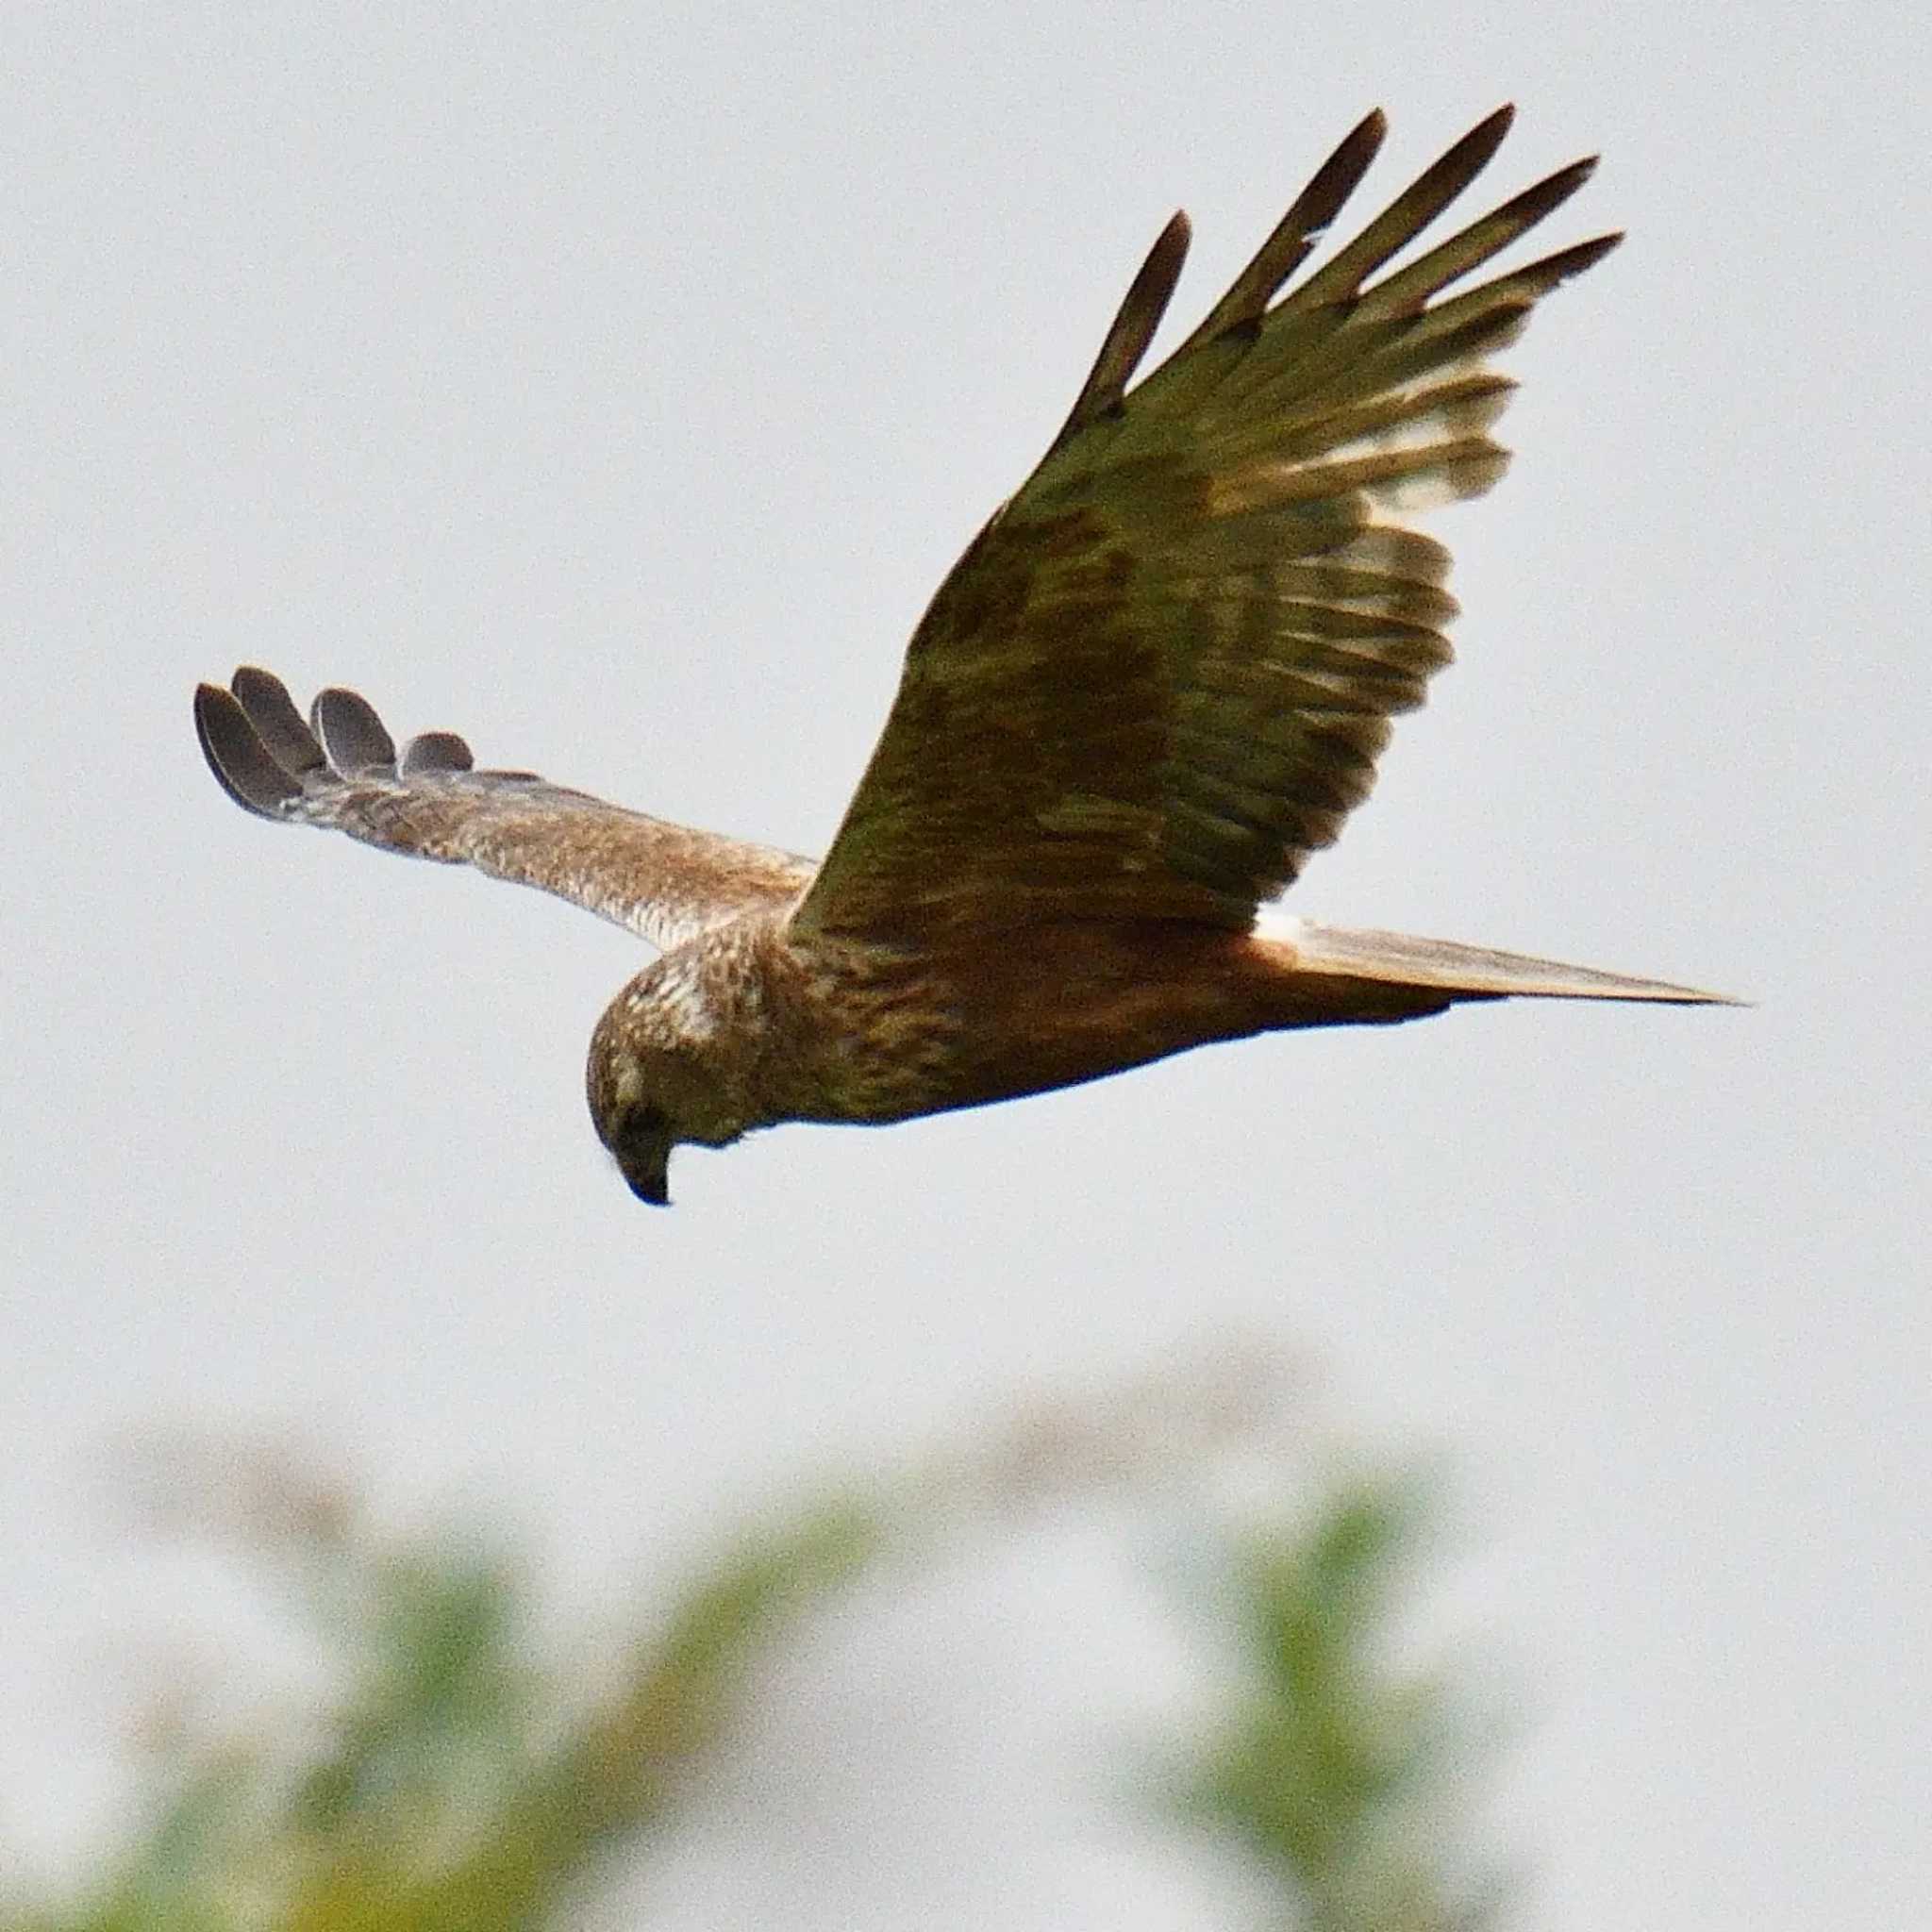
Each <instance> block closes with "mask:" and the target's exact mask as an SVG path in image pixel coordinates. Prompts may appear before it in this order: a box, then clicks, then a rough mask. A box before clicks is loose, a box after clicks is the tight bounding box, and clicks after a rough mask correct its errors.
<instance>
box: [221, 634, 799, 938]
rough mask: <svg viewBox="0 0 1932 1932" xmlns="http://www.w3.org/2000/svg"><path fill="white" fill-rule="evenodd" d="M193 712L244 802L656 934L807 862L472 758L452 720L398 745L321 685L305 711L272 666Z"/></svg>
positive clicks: (751, 895)
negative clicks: (479, 766)
mask: <svg viewBox="0 0 1932 1932" xmlns="http://www.w3.org/2000/svg"><path fill="white" fill-rule="evenodd" d="M194 724H195V729H196V730H197V731H198V732H199V733H200V735H201V748H202V750H203V752H204V753H206V754H207V757H208V765H209V767H210V769H211V770H212V771H213V772H214V774H215V776H216V777H217V778H219V779H220V780H221V782H222V786H223V789H224V790H225V791H226V792H227V794H228V796H229V797H230V798H232V799H233V800H234V801H235V803H236V804H237V805H239V806H241V807H242V808H243V809H244V810H247V811H252V812H258V813H259V814H260V815H261V816H262V817H263V818H271V819H283V820H286V821H288V822H289V823H290V824H299V825H325V826H332V827H333V828H334V829H335V830H337V831H339V832H346V833H348V835H349V836H350V837H351V838H352V839H360V840H361V841H363V842H364V843H365V844H370V845H381V846H384V847H386V848H387V849H388V850H390V851H391V852H405V853H408V854H410V855H411V856H412V857H415V858H436V859H441V860H443V861H444V862H446V863H449V864H457V865H474V866H475V867H476V868H477V869H478V870H479V871H481V872H486V873H489V874H491V876H492V877H494V878H500V879H510V880H513V881H514V882H515V883H516V884H518V885H525V886H538V887H541V889H542V890H543V891H546V892H555V893H557V894H558V897H559V898H564V899H569V900H571V901H573V902H574V903H575V904H576V905H578V906H582V907H584V908H586V909H587V910H589V911H591V912H595V913H597V914H598V915H600V916H601V917H602V918H605V919H608V920H611V921H613V922H614V923H615V924H619V925H623V926H628V927H629V928H630V930H631V931H633V932H635V933H636V934H638V935H639V937H640V938H641V939H645V940H648V941H650V942H651V943H652V944H653V945H658V946H672V945H675V944H677V943H678V942H679V941H682V940H686V939H689V938H691V936H692V935H693V934H695V933H699V932H702V931H704V930H705V929H706V928H707V927H709V926H713V925H717V924H722V923H723V922H724V921H725V920H728V919H734V918H736V917H738V916H739V915H740V914H741V913H746V912H752V911H756V910H758V909H759V908H765V907H769V908H772V909H773V910H774V911H775V910H781V909H783V908H786V907H788V906H790V905H791V904H792V903H793V902H794V901H795V900H796V899H797V897H798V895H799V893H800V892H801V891H804V889H805V887H806V885H807V884H808V881H809V880H810V878H811V876H812V866H811V862H810V860H808V859H804V858H793V857H792V856H791V854H790V853H786V852H776V851H774V850H773V849H772V848H771V847H769V846H765V845H747V844H744V843H741V841H738V840H736V839H720V838H717V837H715V836H714V835H713V834H711V833H709V832H693V831H689V830H687V829H686V828H685V827H684V826H682V825H673V824H666V823H665V822H664V821H663V820H661V819H653V818H646V817H645V816H644V815H643V814H642V813H641V812H635V811H626V810H625V808H623V807H622V806H616V805H606V804H605V803H604V801H603V800H602V799H600V798H592V797H591V796H590V795H589V793H587V792H583V791H567V790H566V789H565V788H564V787H563V786H561V785H549V784H546V783H545V782H544V781H543V780H542V779H541V778H539V777H538V776H536V774H534V773H530V772H479V771H476V770H475V769H473V760H472V758H471V756H470V747H469V746H468V745H467V744H465V743H464V742H463V741H462V740H461V739H460V738H458V737H457V736H456V735H455V734H454V733H453V732H448V731H431V732H427V733H425V734H424V735H423V736H422V737H420V738H413V739H411V740H410V741H409V742H408V744H406V745H405V746H404V747H403V750H402V754H401V756H400V757H398V756H397V753H396V748H395V745H394V743H393V741H391V738H390V735H389V733H388V732H387V731H386V730H385V729H384V728H383V724H382V720H381V719H380V718H378V717H377V716H376V715H375V711H374V710H373V709H372V708H371V707H370V705H369V703H368V701H367V700H366V699H364V698H361V697H358V695H357V693H356V692H354V691H324V692H323V693H322V694H321V695H320V696H319V697H318V698H317V699H316V700H315V703H314V705H313V707H312V708H310V712H309V716H308V720H307V721H305V720H304V719H303V717H302V714H301V713H300V712H299V711H298V710H296V708H295V707H294V705H293V704H292V703H291V700H290V697H289V693H288V691H287V689H286V688H285V687H284V686H283V684H282V682H281V680H280V679H279V678H276V677H273V676H271V675H269V673H267V672H266V671H258V670H255V669H254V668H253V667H247V666H244V667H243V668H242V670H240V671H238V672H236V674H235V676H234V679H233V682H232V684H231V686H230V688H229V689H227V690H224V689H223V688H222V687H221V686H219V685H213V684H204V685H202V686H201V687H200V688H199V690H197V691H196V692H195V693H194Z"/></svg>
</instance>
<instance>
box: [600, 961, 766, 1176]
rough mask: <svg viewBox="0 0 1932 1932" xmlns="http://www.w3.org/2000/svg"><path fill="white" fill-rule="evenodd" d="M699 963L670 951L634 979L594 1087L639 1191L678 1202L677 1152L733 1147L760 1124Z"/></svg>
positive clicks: (611, 1019) (607, 1035)
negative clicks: (674, 1182) (674, 1180)
mask: <svg viewBox="0 0 1932 1932" xmlns="http://www.w3.org/2000/svg"><path fill="white" fill-rule="evenodd" d="M699 968H700V962H699V961H696V960H694V959H691V958H687V957H685V956H684V955H682V954H681V953H675V952H674V953H667V954H666V955H665V956H664V957H663V958H661V959H659V960H658V961H657V963H656V964H655V965H653V966H650V967H648V968H646V969H645V971H643V972H642V973H641V974H638V976H637V977H636V978H635V979H634V980H632V981H631V983H630V984H629V985H628V986H627V987H625V990H624V991H622V992H621V993H619V994H618V996H617V997H616V998H615V999H614V1000H612V1001H611V1003H610V1005H609V1007H608V1008H607V1009H606V1010H605V1014H604V1017H603V1018H602V1019H601V1020H599V1021H598V1023H597V1030H596V1031H595V1032H594V1033H593V1034H592V1035H591V1058H590V1064H589V1067H588V1068H587V1070H586V1082H585V1084H586V1087H587V1089H588V1093H589V1098H590V1103H591V1121H592V1122H593V1123H594V1124H595V1125H596V1128H597V1138H598V1139H599V1140H600V1141H603V1143H604V1145H605V1146H606V1147H607V1148H608V1149H609V1151H610V1155H611V1158H613V1159H614V1160H615V1161H616V1162H617V1165H618V1168H619V1170H620V1171H621V1172H622V1174H623V1175H624V1177H625V1181H626V1182H627V1183H628V1184H629V1187H630V1191H631V1192H632V1193H634V1194H635V1195H636V1196H637V1197H638V1199H639V1200H640V1201H648V1202H649V1203H650V1204H651V1206H652V1207H654V1208H668V1207H669V1206H670V1205H671V1186H670V1178H669V1170H670V1165H671V1150H672V1149H673V1148H674V1147H678V1146H683V1145H686V1144H690V1145H693V1146H699V1147H728V1146H729V1145H730V1144H731V1143H732V1141H736V1140H737V1139H738V1138H739V1137H740V1135H741V1134H742V1133H744V1132H745V1130H746V1129H747V1128H748V1127H751V1126H754V1125H756V1124H757V1116H756V1109H755V1108H753V1107H752V1106H751V1105H750V1102H749V1098H748V1095H747V1091H746V1082H745V1081H744V1080H743V1079H742V1078H741V1069H740V1068H739V1067H738V1065H737V1064H736V1061H737V1056H736V1055H735V1054H734V1053H733V1052H732V1050H731V1041H729V1040H728V1039H727V1038H725V1029H724V1025H723V1023H722V1017H721V1015H720V1014H719V1012H718V1011H717V1009H716V1006H715V1004H714V1001H713V999H712V998H711V996H710V995H709V992H708V989H707V987H706V984H705V977H704V974H703V973H702V972H701V971H700V970H699Z"/></svg>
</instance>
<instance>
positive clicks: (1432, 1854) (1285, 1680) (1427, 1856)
mask: <svg viewBox="0 0 1932 1932" xmlns="http://www.w3.org/2000/svg"><path fill="white" fill-rule="evenodd" d="M1425 1527H1426V1508H1425V1499H1424V1491H1422V1490H1421V1489H1420V1488H1419V1487H1418V1486H1416V1485H1414V1484H1404V1483H1398V1482H1391V1481H1382V1482H1371V1481H1367V1480H1363V1479H1361V1478H1354V1479H1346V1480H1344V1481H1342V1482H1341V1483H1340V1484H1339V1485H1338V1486H1337V1487H1336V1489H1335V1490H1334V1491H1333V1492H1332V1493H1331V1494H1330V1495H1328V1496H1327V1497H1325V1498H1324V1502H1323V1505H1322V1507H1321V1510H1320V1512H1319V1514H1318V1515H1317V1516H1316V1518H1315V1520H1314V1521H1313V1522H1312V1523H1311V1524H1308V1526H1307V1528H1306V1529H1304V1530H1303V1531H1302V1532H1301V1533H1300V1534H1299V1535H1296V1536H1292V1537H1285V1536H1280V1535H1274V1536H1257V1535H1250V1536H1248V1537H1246V1538H1245V1539H1242V1540H1241V1541H1240V1542H1239V1544H1238V1546H1237V1547H1236V1549H1235V1550H1234V1552H1233V1563H1234V1570H1235V1579H1236V1581H1235V1588H1234V1590H1233V1591H1232V1596H1233V1600H1234V1605H1235V1617H1236V1619H1237V1621H1238V1624H1239V1628H1240V1633H1241V1637H1242V1639H1243V1640H1244V1648H1245V1652H1246V1657H1247V1660H1248V1663H1249V1666H1250V1688H1249V1690H1248V1692H1247V1694H1246V1696H1245V1698H1244V1699H1243V1701H1242V1706H1241V1708H1240V1709H1239V1710H1238V1711H1237V1712H1236V1713H1235V1714H1234V1715H1233V1716H1232V1717H1231V1718H1230V1719H1229V1720H1228V1721H1227V1722H1226V1723H1225V1724H1224V1725H1223V1726H1222V1727H1221V1728H1220V1733H1219V1735H1218V1737H1217V1738H1216V1740H1215V1741H1214V1742H1213V1744H1212V1745H1211V1746H1210V1748H1209V1751H1208V1756H1207V1763H1206V1765H1205V1767H1204V1769H1203V1771H1202V1773H1201V1774H1200V1776H1199V1779H1198V1781H1197V1784H1196V1786H1195V1789H1194V1792H1193V1800H1194V1805H1195V1807H1196V1808H1197V1809H1198V1811H1199V1812H1200V1813H1201V1814H1202V1815H1203V1816H1205V1817H1207V1818H1209V1819H1212V1820H1214V1821H1215V1822H1217V1823H1220V1824H1224V1825H1226V1826H1230V1827H1232V1828H1233V1830H1234V1831H1235V1832H1236V1833H1237V1834H1238V1835H1239V1837H1240V1838H1241V1840H1242V1841H1243V1842H1244V1843H1245V1844H1246V1845H1247V1846H1248V1848H1249V1850H1250V1851H1251V1852H1252V1853H1253V1854H1254V1855H1255V1856H1256V1857H1258V1858H1259V1859H1261V1860H1262V1861H1263V1862H1264V1863H1265V1864H1266V1865H1267V1866H1268V1867H1269V1868H1271V1870H1272V1871H1273V1872H1274V1874H1275V1876H1276V1878H1277V1880H1278V1882H1279V1889H1280V1890H1281V1891H1282V1893H1283V1895H1284V1898H1285V1901H1286V1902H1287V1903H1288V1904H1289V1905H1290V1907H1291V1910H1290V1912H1289V1915H1288V1923H1290V1924H1295V1925H1298V1926H1306V1927H1307V1928H1308V1932H1370V1928H1373V1932H1450V1928H1474V1927H1477V1926H1481V1925H1485V1924H1490V1923H1491V1921H1492V1919H1493V1917H1494V1907H1495V1898H1496V1892H1497V1887H1496V1884H1495V1881H1494V1879H1493V1877H1492V1876H1491V1875H1489V1874H1484V1873H1482V1872H1480V1871H1478V1870H1474V1869H1473V1868H1471V1867H1470V1865H1469V1863H1468V1861H1467V1859H1466V1858H1465V1857H1462V1856H1460V1855H1459V1847H1460V1845H1461V1843H1462V1841H1463V1838H1464V1830H1463V1828H1462V1826H1461V1821H1460V1819H1459V1818H1458V1816H1457V1812H1458V1808H1459V1801H1461V1800H1462V1798H1463V1796H1464V1793H1465V1790H1466V1786H1467V1776H1466V1766H1465V1765H1464V1763H1462V1762H1461V1761H1459V1760H1460V1758H1461V1757H1462V1756H1463V1755H1464V1751H1465V1744H1464V1738H1463V1727H1462V1726H1461V1725H1460V1724H1457V1721H1456V1719H1455V1717H1454V1715H1453V1711H1452V1704H1451V1700H1450V1698H1449V1697H1448V1695H1447V1694H1446V1692H1445V1691H1444V1690H1443V1688H1442V1687H1441V1685H1440V1684H1439V1683H1438V1682H1437V1681H1436V1679H1435V1677H1434V1676H1433V1675H1431V1674H1421V1673H1417V1672H1414V1671H1411V1670H1406V1669H1404V1668H1402V1667H1401V1666H1400V1665H1398V1664H1396V1663H1395V1662H1393V1661H1391V1659H1390V1658H1389V1657H1388V1655H1387V1652H1388V1649H1389V1645H1390V1637H1391V1624H1392V1621H1393V1618H1394V1616H1395V1614H1396V1613H1397V1612H1399V1610H1400V1609H1401V1607H1403V1603H1404V1599H1405V1598H1406V1596H1407V1594H1408V1592H1409V1591H1410V1589H1411V1588H1412V1572H1413V1569H1414V1564H1415V1550H1416V1547H1417V1545H1418V1543H1419V1542H1420V1541H1421V1539H1422V1535H1423V1532H1424V1529H1425Z"/></svg>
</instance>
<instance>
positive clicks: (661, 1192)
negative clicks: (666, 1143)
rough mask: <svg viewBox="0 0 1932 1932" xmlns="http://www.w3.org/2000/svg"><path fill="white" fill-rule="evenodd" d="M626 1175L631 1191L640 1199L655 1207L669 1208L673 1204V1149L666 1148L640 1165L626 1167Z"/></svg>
mask: <svg viewBox="0 0 1932 1932" xmlns="http://www.w3.org/2000/svg"><path fill="white" fill-rule="evenodd" d="M624 1177H625V1181H627V1182H628V1183H629V1185H630V1191H631V1192H632V1193H633V1194H635V1195H636V1196H637V1197H638V1199H639V1200H640V1201H648V1202H649V1203H650V1205H651V1206H652V1207H653V1208H668V1207H670V1205H671V1151H670V1149H669V1148H666V1149H665V1151H664V1152H663V1153H662V1154H659V1155H657V1156H656V1157H654V1158H652V1159H650V1160H649V1161H647V1162H645V1163H644V1164H643V1165H641V1166H639V1167H626V1168H625V1170H624Z"/></svg>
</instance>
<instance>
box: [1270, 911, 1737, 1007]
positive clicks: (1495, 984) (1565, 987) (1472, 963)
mask: <svg viewBox="0 0 1932 1932" xmlns="http://www.w3.org/2000/svg"><path fill="white" fill-rule="evenodd" d="M1256 937H1257V940H1258V941H1261V942H1262V943H1264V944H1267V945H1269V946H1271V947H1274V946H1279V947H1283V948H1285V949H1287V950H1289V951H1291V953H1292V955H1293V958H1292V961H1291V964H1292V966H1293V968H1294V970H1295V971H1297V972H1301V973H1311V974H1321V975H1322V976H1323V977H1324V978H1325V979H1357V980H1370V981H1374V982H1375V983H1377V984H1380V985H1384V986H1406V987H1418V988H1421V987H1428V988H1433V989H1436V990H1437V991H1441V992H1445V993H1448V994H1450V995H1451V996H1452V998H1453V997H1454V996H1456V995H1458V994H1459V995H1460V996H1461V997H1463V998H1465V999H1485V998H1487V999H1508V998H1511V997H1525V998H1533V999H1557V1000H1650V1001H1654V1002H1657V1003H1659V1004H1662V1005H1667V1006H1681V1007H1738V1006H1743V1005H1744V1004H1746V1003H1745V1002H1744V1001H1742V1000H1738V999H1733V998H1732V997H1731V996H1730V995H1729V994H1728V993H1722V992H1700V991H1698V990H1697V989H1696V988H1695V987H1691V986H1673V985H1672V984H1670V983H1669V982H1668V981H1666V980H1661V979H1634V978H1632V977H1630V976H1629V975H1628V974H1623V973H1603V972H1600V971H1598V970H1597V968H1595V967H1593V966H1565V965H1562V964H1561V963H1559V962H1558V961H1557V960H1555V959H1533V958H1527V957H1525V956H1524V954H1521V953H1498V952H1494V951H1492V950H1491V948H1490V947H1488V946H1462V945H1457V943H1456V942H1455V941H1452V940H1425V939H1417V938H1415V937H1414V936H1413V935H1411V934H1409V933H1401V932H1374V931H1369V930H1365V929H1361V928H1357V927H1354V926H1346V925H1317V924H1314V923H1313V922H1311V921H1308V920H1301V919H1292V920H1291V919H1278V920H1270V921H1268V922H1267V923H1266V924H1263V925H1262V926H1261V927H1260V929H1259V930H1258V931H1257V934H1256Z"/></svg>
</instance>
